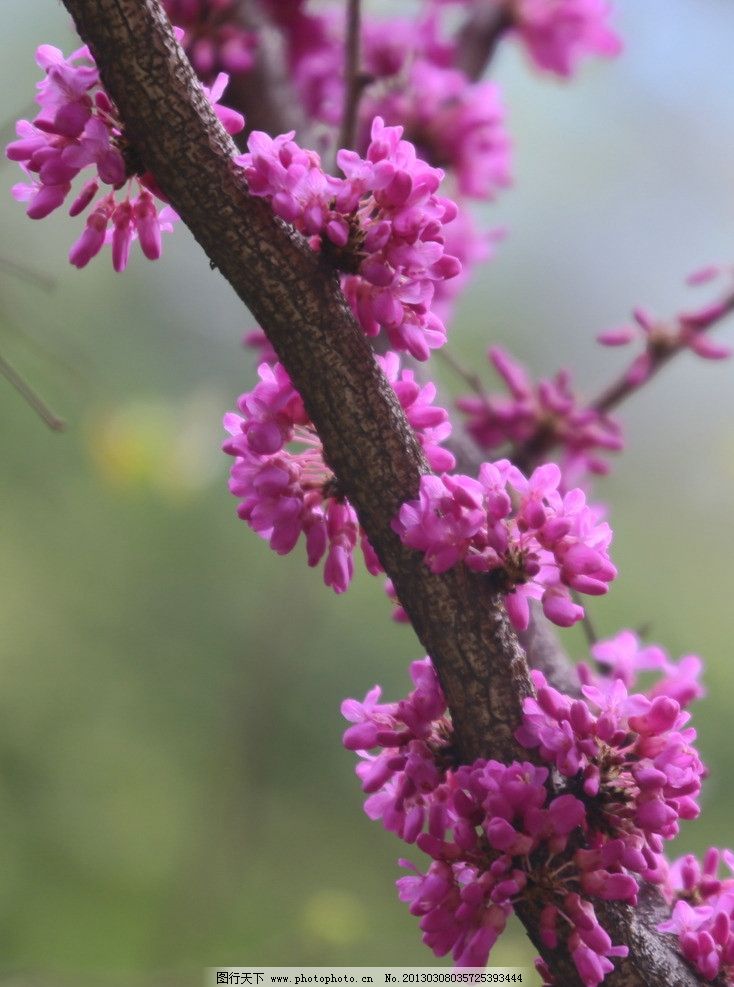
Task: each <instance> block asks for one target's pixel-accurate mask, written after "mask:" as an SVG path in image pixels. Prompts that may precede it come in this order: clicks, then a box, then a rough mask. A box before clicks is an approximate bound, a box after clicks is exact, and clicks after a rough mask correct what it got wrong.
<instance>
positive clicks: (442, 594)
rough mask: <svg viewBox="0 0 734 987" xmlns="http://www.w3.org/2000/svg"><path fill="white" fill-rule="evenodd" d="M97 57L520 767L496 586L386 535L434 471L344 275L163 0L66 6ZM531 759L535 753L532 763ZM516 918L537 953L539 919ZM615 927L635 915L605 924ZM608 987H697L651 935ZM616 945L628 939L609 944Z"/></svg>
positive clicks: (516, 665)
mask: <svg viewBox="0 0 734 987" xmlns="http://www.w3.org/2000/svg"><path fill="white" fill-rule="evenodd" d="M65 5H66V7H67V8H68V10H69V12H70V13H71V14H72V16H73V17H74V20H75V22H76V25H77V28H78V30H79V33H80V34H81V36H82V38H83V39H84V40H85V42H87V43H88V44H89V46H90V48H91V50H92V51H93V53H94V55H95V58H96V60H97V63H98V65H99V68H100V72H101V75H102V79H103V82H104V85H105V87H106V89H107V91H108V92H109V94H110V96H111V97H112V98H113V100H114V101H115V103H116V104H117V106H118V109H119V111H120V114H121V117H122V119H123V120H124V122H125V127H126V134H127V136H128V138H129V139H130V140H131V141H132V143H133V145H134V146H135V149H136V152H137V153H138V154H139V156H140V159H141V160H142V161H143V162H144V164H145V167H146V168H148V169H150V170H151V171H152V172H153V173H154V174H155V176H156V179H157V181H158V182H159V184H160V186H161V188H162V189H163V190H164V192H165V193H166V194H167V195H168V197H169V198H170V200H171V204H172V205H173V207H174V208H175V209H176V210H177V211H178V212H179V214H180V215H181V217H182V219H183V220H184V222H185V223H186V224H187V225H188V227H189V228H190V229H191V231H192V232H193V234H194V236H195V237H196V239H197V240H198V241H199V243H200V244H201V246H202V247H203V249H204V250H205V252H206V254H207V256H208V257H209V260H210V263H211V265H212V267H218V268H219V269H220V270H221V272H222V273H223V274H224V276H225V277H226V278H227V280H228V281H229V282H230V284H231V285H232V286H233V288H234V289H235V291H236V292H237V294H238V295H239V296H240V298H241V299H242V300H243V301H244V302H245V304H247V306H248V307H249V308H250V310H251V311H252V313H253V314H254V315H255V317H256V318H257V319H258V321H259V322H260V324H261V325H262V326H263V328H264V329H265V331H266V332H267V334H268V336H269V338H270V340H271V341H272V343H273V345H274V347H275V349H276V351H277V352H278V354H279V357H280V359H281V360H282V362H283V364H284V365H285V367H286V369H287V370H288V372H289V374H290V375H291V378H292V379H293V382H294V384H295V386H296V387H297V388H298V390H299V391H300V393H301V394H302V396H303V399H304V401H305V404H306V407H307V409H308V411H309V414H310V416H311V418H312V420H313V422H314V424H315V425H316V427H317V429H318V431H319V434H320V436H321V439H322V441H323V445H324V450H325V454H326V456H327V458H328V461H329V463H330V465H331V467H332V468H333V470H334V472H335V474H336V477H337V480H338V483H339V486H340V488H341V490H342V491H343V492H344V493H345V494H346V495H347V496H348V497H349V499H350V501H351V502H352V503H353V504H354V506H355V508H356V509H357V512H358V514H359V517H360V521H361V523H362V525H363V526H364V528H365V530H366V532H367V534H368V536H369V538H370V541H371V542H372V545H373V546H374V548H375V550H376V551H377V554H378V556H379V557H380V560H381V562H382V564H383V566H384V568H385V571H386V572H387V574H388V575H389V576H390V578H391V579H392V580H393V582H394V584H395V587H396V590H397V593H398V596H399V598H400V601H401V603H402V604H403V606H404V607H405V609H406V611H407V612H408V614H409V616H410V618H411V621H412V623H413V626H414V628H415V630H416V632H417V634H418V636H419V638H420V639H421V642H422V643H423V645H424V647H425V648H426V650H427V652H428V653H429V654H430V655H431V656H432V658H433V660H434V662H435V664H436V667H437V669H438V672H439V675H440V677H441V681H442V683H443V686H444V689H445V692H446V695H447V699H448V702H449V706H450V709H451V714H452V717H453V721H454V727H455V732H456V737H457V742H458V748H459V751H460V754H461V756H462V757H463V758H465V759H467V760H473V759H475V758H477V757H497V758H501V759H503V760H508V759H512V758H515V757H517V756H518V754H519V753H520V752H519V751H518V747H517V744H516V742H515V741H514V739H513V730H514V727H515V726H516V724H517V722H518V717H519V713H520V707H521V702H522V699H523V697H524V696H526V695H527V694H528V693H529V691H530V683H529V679H528V674H527V666H526V663H525V658H524V655H523V652H522V649H521V648H520V645H519V643H518V641H517V638H516V637H515V635H514V634H513V633H512V630H511V628H510V626H509V624H508V621H507V617H506V614H505V613H504V609H503V608H502V606H501V605H500V602H499V599H498V598H497V597H496V596H493V595H492V593H491V591H490V589H489V587H488V585H487V581H486V580H485V579H483V578H482V577H481V576H478V575H475V574H472V573H470V572H468V570H466V569H464V568H463V567H457V568H455V569H453V570H451V571H450V572H448V573H445V574H443V575H441V576H436V575H432V574H431V573H430V572H429V571H428V569H427V568H426V567H425V565H424V564H423V562H422V558H421V557H420V556H419V555H418V554H416V553H414V552H410V551H407V550H406V549H405V548H404V547H403V546H402V545H401V543H400V541H399V540H398V538H397V537H396V536H395V534H394V533H393V532H392V530H391V527H390V522H391V519H392V518H393V517H394V515H395V513H396V511H397V509H398V507H399V505H400V504H401V503H402V502H403V501H405V500H406V499H408V498H410V497H412V496H414V495H415V493H416V490H417V487H418V482H419V479H420V476H421V474H422V473H423V472H425V470H426V464H425V461H424V459H423V457H422V454H421V451H420V449H419V447H418V445H417V442H416V440H415V437H414V436H413V434H412V432H411V430H410V427H409V426H408V423H407V421H406V419H405V416H404V415H403V413H402V411H401V409H400V407H399V405H398V403H397V401H396V398H395V395H394V393H393V391H392V389H391V387H390V385H389V384H388V382H387V381H386V379H385V377H384V375H383V374H382V373H381V371H380V370H379V369H378V368H377V366H376V364H375V361H374V359H373V356H372V351H371V349H370V347H369V345H368V343H367V340H366V339H365V337H364V334H363V333H362V331H361V330H360V328H359V327H358V325H357V324H356V322H355V320H354V318H353V317H352V315H351V312H350V311H349V308H348V306H347V304H346V302H345V300H344V298H343V296H342V294H341V292H340V290H339V287H338V283H337V279H336V276H335V274H334V273H333V272H332V271H330V270H328V269H327V268H326V267H325V266H324V265H323V263H321V262H320V261H319V258H318V257H317V256H316V255H315V254H314V253H312V252H311V251H310V250H309V249H308V247H307V245H306V244H305V243H304V242H303V240H302V239H301V238H300V237H299V236H297V235H295V234H294V233H293V232H292V231H290V230H289V229H288V228H287V227H286V226H285V225H284V224H282V223H281V222H279V221H278V220H276V219H275V218H274V217H273V215H272V213H271V211H270V209H269V207H268V206H267V205H266V204H265V203H264V202H262V201H261V200H258V199H255V198H253V197H252V196H250V195H249V194H248V192H247V189H246V187H245V185H244V183H243V181H242V178H241V176H240V174H239V173H238V171H237V169H236V168H235V167H234V165H233V164H232V161H231V155H232V152H233V150H234V145H233V143H232V141H231V140H230V138H228V137H227V135H226V134H225V133H224V131H223V130H222V128H221V126H220V125H219V123H218V121H217V120H216V117H215V116H214V114H213V112H212V110H211V108H210V106H209V104H208V101H207V99H206V98H205V96H204V94H203V92H202V90H201V87H200V86H199V84H198V82H197V81H196V78H195V76H194V73H193V71H192V69H191V67H190V65H189V63H188V61H187V60H186V58H185V56H184V55H183V52H182V51H181V49H180V47H179V46H178V44H177V43H176V41H175V39H174V38H173V35H172V32H171V30H170V26H169V24H168V20H167V18H166V17H165V15H164V14H163V13H162V11H161V9H160V6H159V4H158V2H157V0H65ZM525 756H527V755H525ZM518 912H519V914H520V916H521V918H523V920H524V921H525V923H526V926H527V927H528V930H529V933H530V936H531V938H532V939H533V941H534V942H536V944H538V943H537V939H538V934H537V930H538V925H537V920H538V915H537V914H536V910H535V909H533V908H531V907H530V906H525V905H522V906H520V907H519V909H518ZM604 914H605V920H606V921H607V924H608V927H609V928H610V929H613V930H615V932H616V930H617V928H618V927H620V928H621V927H622V926H623V925H624V923H626V922H627V919H628V914H629V909H627V908H624V907H620V906H618V905H609V906H608V907H607V908H605V910H604ZM643 919H644V913H643V912H638V913H635V921H636V922H638V920H639V922H642V925H641V926H640V931H639V934H635V935H631V936H630V938H631V941H630V942H629V945H630V947H631V949H632V952H633V957H632V959H631V960H630V961H628V962H626V963H624V964H623V965H622V966H621V967H620V968H619V971H618V972H615V974H614V975H612V976H610V977H609V978H608V981H607V982H608V983H609V984H610V987H622V985H623V987H643V985H660V987H663V985H666V987H672V985H676V987H689V985H694V984H699V983H702V981H700V980H699V979H698V978H697V977H696V976H695V975H694V974H693V973H691V971H690V970H689V969H688V968H687V967H686V966H685V964H684V963H683V961H682V960H681V959H680V957H679V956H678V954H677V953H676V952H674V951H673V950H672V949H671V948H669V940H666V939H665V937H662V936H660V935H659V934H657V933H655V932H654V931H653V929H652V928H651V927H650V926H649V924H645V923H644V921H643ZM615 941H619V938H618V937H616V938H615ZM541 952H542V953H543V954H544V955H545V956H546V958H547V959H548V961H549V962H550V963H551V964H552V968H553V969H556V970H557V971H558V973H559V978H560V979H559V982H561V983H564V984H569V985H573V984H578V983H579V981H578V977H577V976H576V975H575V972H574V970H573V966H572V964H571V961H570V958H569V957H568V955H567V953H566V952H565V951H564V950H562V949H561V950H559V951H557V955H556V954H549V953H548V951H547V950H545V949H541Z"/></svg>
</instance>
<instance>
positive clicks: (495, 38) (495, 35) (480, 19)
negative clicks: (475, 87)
mask: <svg viewBox="0 0 734 987" xmlns="http://www.w3.org/2000/svg"><path fill="white" fill-rule="evenodd" d="M511 27H512V15H511V13H510V10H509V4H508V3H507V0H502V2H498V3H494V4H489V3H485V4H479V3H476V4H472V5H471V7H470V13H469V15H468V17H467V19H466V21H465V22H464V24H463V25H462V27H461V29H460V31H459V34H458V36H457V42H458V50H457V65H458V67H459V68H461V69H463V70H464V72H466V74H467V75H468V76H469V78H470V79H475V80H476V79H479V78H481V76H482V75H484V73H485V71H486V70H487V67H488V66H489V63H490V62H491V60H492V57H493V55H494V53H495V51H496V50H497V45H498V44H499V41H500V39H501V38H502V36H503V35H504V34H506V32H507V31H508V30H509V28H511Z"/></svg>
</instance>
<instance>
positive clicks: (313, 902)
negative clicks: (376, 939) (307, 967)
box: [301, 889, 367, 946]
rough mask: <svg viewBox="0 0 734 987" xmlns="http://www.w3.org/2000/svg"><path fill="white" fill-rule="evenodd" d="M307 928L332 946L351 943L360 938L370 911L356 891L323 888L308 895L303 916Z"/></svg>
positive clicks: (311, 934)
mask: <svg viewBox="0 0 734 987" xmlns="http://www.w3.org/2000/svg"><path fill="white" fill-rule="evenodd" d="M301 920H302V925H303V929H304V932H305V933H306V934H307V935H308V936H309V937H310V938H313V939H320V940H321V941H322V942H324V943H328V944H329V945H331V946H349V945H351V943H353V942H356V941H357V940H358V939H361V938H362V937H363V935H364V929H365V926H366V925H367V915H366V912H365V909H364V907H363V906H362V903H361V902H360V900H359V898H357V897H356V895H353V894H349V893H348V892H346V891H332V890H328V889H323V890H321V891H317V892H316V893H315V894H313V895H311V897H310V898H308V899H307V901H306V903H305V905H304V907H303V912H302V916H301Z"/></svg>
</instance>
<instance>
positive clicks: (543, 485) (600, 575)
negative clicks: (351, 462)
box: [393, 459, 617, 630]
mask: <svg viewBox="0 0 734 987" xmlns="http://www.w3.org/2000/svg"><path fill="white" fill-rule="evenodd" d="M560 482H561V472H560V470H559V468H558V467H557V466H556V465H555V464H553V463H547V464H546V465H545V466H541V467H538V469H536V470H535V471H534V472H533V473H532V475H531V476H530V478H529V479H528V478H526V477H525V476H524V475H523V474H522V473H521V472H520V471H519V470H518V469H517V468H516V467H514V466H513V465H512V464H511V463H510V462H509V460H506V459H502V460H498V461H497V462H496V463H484V464H483V465H482V467H481V469H480V471H479V478H478V479H477V480H475V479H473V478H472V477H469V476H462V475H460V474H456V475H450V474H443V475H442V476H440V477H439V476H424V477H422V479H421V484H420V491H419V496H418V500H413V501H408V502H407V503H405V504H403V506H402V507H401V508H400V511H399V514H398V516H397V518H396V519H395V520H394V521H393V528H394V530H395V531H396V532H397V534H398V535H399V536H400V538H401V540H402V542H403V544H405V545H407V546H408V547H409V548H414V549H416V550H418V551H421V552H424V553H425V556H426V564H427V565H428V566H429V568H430V569H431V571H432V572H445V571H446V570H447V569H449V568H451V567H452V566H454V565H456V564H457V563H458V562H463V563H464V564H465V565H467V566H469V568H471V569H473V570H474V571H475V572H484V573H487V574H488V575H489V576H491V578H492V580H493V583H494V585H495V586H496V588H497V590H498V592H501V593H502V594H503V595H504V600H505V605H506V607H507V611H508V614H509V616H510V619H511V621H512V623H513V625H514V627H516V628H517V629H518V630H522V629H524V628H526V627H527V626H528V621H529V617H530V609H529V600H530V599H539V600H541V602H542V605H543V610H544V612H545V614H546V616H547V617H548V618H549V619H550V620H552V621H553V622H554V623H556V624H559V625H560V626H562V627H568V626H570V625H571V624H574V623H576V621H578V620H580V619H581V618H582V617H583V615H584V611H583V608H582V607H581V606H579V605H578V604H577V603H575V602H574V601H573V600H572V599H571V596H570V590H575V591H576V592H578V593H587V594H591V595H594V596H598V595H600V594H603V593H606V592H607V590H608V588H609V583H610V581H611V580H613V579H614V578H615V576H616V575H617V570H616V569H615V568H614V566H613V565H612V563H611V561H610V559H609V556H608V553H607V549H608V547H609V543H610V542H611V538H612V532H611V529H610V527H609V525H608V524H606V523H605V522H601V523H600V522H599V517H598V512H597V511H596V510H595V509H594V508H591V507H589V506H588V505H587V504H586V498H585V496H584V493H583V491H581V490H578V489H576V490H571V491H570V492H569V493H567V494H565V495H562V494H561V493H560V492H559V485H560ZM513 497H514V498H515V501H516V505H517V506H516V507H515V508H513Z"/></svg>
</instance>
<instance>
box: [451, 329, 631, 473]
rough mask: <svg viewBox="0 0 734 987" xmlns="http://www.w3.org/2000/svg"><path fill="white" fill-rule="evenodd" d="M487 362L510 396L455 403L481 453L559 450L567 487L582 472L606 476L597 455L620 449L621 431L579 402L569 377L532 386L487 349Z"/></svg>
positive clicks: (471, 397) (516, 367)
mask: <svg viewBox="0 0 734 987" xmlns="http://www.w3.org/2000/svg"><path fill="white" fill-rule="evenodd" d="M488 356H489V359H490V361H491V363H492V365H493V366H494V368H495V370H496V371H497V373H498V374H499V375H500V377H501V378H502V380H503V381H504V383H505V385H506V387H507V390H508V391H509V396H508V397H499V396H496V395H491V394H490V395H484V394H482V395H480V394H468V395H463V396H462V397H460V398H459V399H458V400H457V402H456V406H457V408H458V409H459V410H460V411H462V412H464V414H465V415H467V424H466V428H467V431H468V432H469V433H470V435H471V436H472V438H473V439H474V441H475V442H476V443H477V445H479V447H480V448H482V449H497V448H502V447H505V448H506V447H507V446H513V447H514V448H515V449H523V448H528V449H531V450H532V448H533V446H534V445H536V444H538V443H543V444H544V445H545V446H546V447H547V448H551V447H553V448H555V447H556V446H560V448H561V451H562V456H561V460H560V465H561V468H562V470H563V474H564V478H565V479H566V482H567V483H569V482H571V483H572V482H574V480H578V478H579V477H581V476H583V474H584V473H585V472H587V471H588V472H591V473H595V474H605V473H607V472H608V470H609V464H608V463H607V462H606V460H605V459H603V458H602V457H601V454H603V453H609V452H617V451H619V450H620V449H622V448H623V445H624V443H623V439H622V430H621V427H620V426H619V424H618V423H617V422H616V421H615V420H614V419H613V418H611V417H610V416H609V415H606V414H603V413H601V412H599V411H597V410H596V409H595V408H594V407H592V406H590V405H587V404H584V403H583V402H582V401H580V400H579V399H578V397H577V396H576V395H575V394H574V392H573V391H572V389H571V377H570V374H569V372H568V371H566V370H561V371H559V373H557V374H556V376H555V377H553V378H548V379H541V380H539V381H538V382H537V384H536V383H534V382H533V381H532V380H531V378H530V376H529V375H528V373H527V372H526V370H525V368H524V367H522V366H521V365H520V364H519V363H517V362H516V361H515V360H513V359H512V357H511V356H510V355H509V353H507V352H506V351H505V350H503V349H501V348H500V347H498V346H492V347H490V349H489V351H488Z"/></svg>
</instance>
